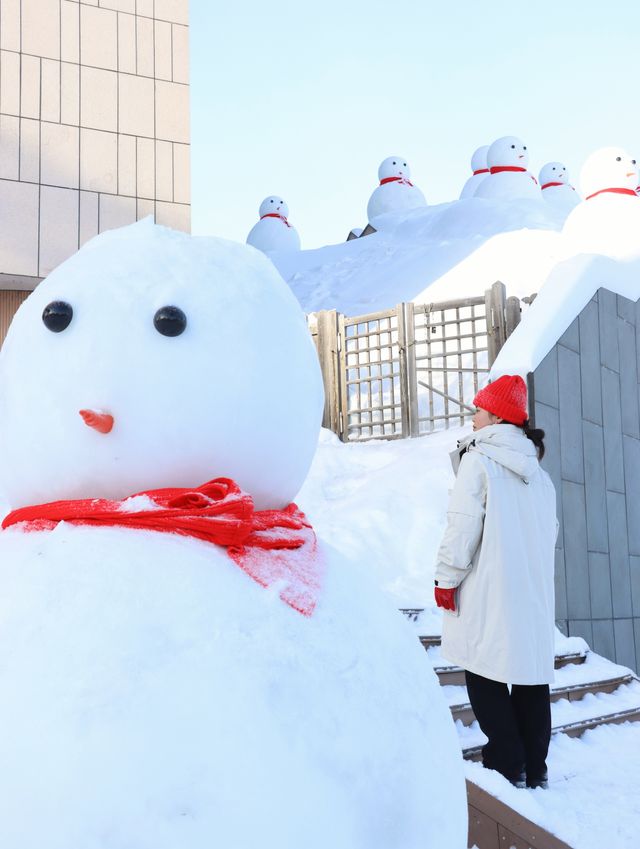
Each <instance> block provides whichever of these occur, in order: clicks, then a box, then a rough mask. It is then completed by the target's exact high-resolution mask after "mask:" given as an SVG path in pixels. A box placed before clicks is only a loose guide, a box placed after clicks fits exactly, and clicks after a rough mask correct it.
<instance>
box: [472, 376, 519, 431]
mask: <svg viewBox="0 0 640 849" xmlns="http://www.w3.org/2000/svg"><path fill="white" fill-rule="evenodd" d="M473 403H474V405H475V406H476V407H480V408H481V409H483V410H486V411H487V412H488V413H493V415H494V416H498V418H500V419H504V420H505V422H510V423H511V424H515V425H521V424H524V422H525V421H526V420H527V419H528V418H529V414H528V413H527V387H526V386H525V382H524V380H523V379H522V378H521V377H520V375H519V374H505V375H503V376H502V377H499V378H498V379H497V380H494V381H493V383H489V385H488V386H485V388H484V389H481V390H480V392H478V394H477V395H476V397H475V398H474V399H473Z"/></svg>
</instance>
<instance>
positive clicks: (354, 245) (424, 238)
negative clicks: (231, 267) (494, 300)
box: [270, 197, 565, 315]
mask: <svg viewBox="0 0 640 849" xmlns="http://www.w3.org/2000/svg"><path fill="white" fill-rule="evenodd" d="M564 219H565V213H564V212H563V211H562V210H559V209H556V208H554V207H552V206H551V204H547V203H545V202H544V200H543V199H542V197H541V198H540V199H539V200H527V199H524V200H523V199H519V200H485V199H482V198H467V199H464V200H457V201H453V202H451V203H444V204H439V205H437V206H431V207H425V208H422V209H415V210H412V211H410V212H406V213H403V214H388V215H384V216H380V217H378V218H377V219H376V227H377V228H379V230H378V232H377V233H373V234H372V235H370V236H365V237H363V238H361V239H353V240H351V241H350V242H344V243H342V244H339V245H329V246H327V247H324V248H319V249H316V250H310V251H300V252H281V253H277V252H274V253H272V254H270V259H271V260H272V261H273V262H274V264H275V265H276V267H277V268H278V269H279V271H280V272H281V274H282V275H283V277H284V278H285V280H286V281H287V282H288V283H289V285H290V286H291V288H292V290H293V292H294V294H295V295H296V297H297V298H298V300H299V301H300V304H301V305H302V307H303V309H304V310H305V311H307V312H313V311H316V310H320V309H337V310H339V311H341V312H343V313H345V314H346V315H360V314H362V313H367V312H373V311H376V310H382V309H388V308H389V307H392V306H395V304H397V303H399V302H400V301H414V302H415V303H436V302H439V301H445V300H450V299H454V298H462V297H468V296H473V295H482V294H483V293H484V291H485V289H488V288H489V287H490V286H491V285H492V284H493V283H494V282H495V281H496V280H501V281H502V282H503V283H505V285H506V286H507V292H508V294H509V295H519V296H525V295H529V294H531V293H532V292H536V291H538V290H539V288H540V284H541V281H542V280H544V279H545V277H546V276H547V275H548V273H549V271H550V270H551V268H552V267H553V265H554V264H555V263H556V262H557V257H558V254H559V251H560V234H559V231H560V229H561V228H562V225H563V222H564Z"/></svg>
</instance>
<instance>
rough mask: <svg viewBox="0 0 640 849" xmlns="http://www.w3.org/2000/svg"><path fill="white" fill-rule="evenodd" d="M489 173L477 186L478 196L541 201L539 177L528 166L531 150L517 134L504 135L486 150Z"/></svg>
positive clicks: (494, 198) (495, 198)
mask: <svg viewBox="0 0 640 849" xmlns="http://www.w3.org/2000/svg"><path fill="white" fill-rule="evenodd" d="M487 165H488V166H489V174H488V175H487V176H486V178H485V179H484V180H483V181H482V182H481V183H480V185H479V186H478V188H477V189H476V193H475V197H478V198H488V199H490V200H517V199H519V198H531V199H532V200H540V189H539V187H538V183H537V181H536V178H535V177H534V176H533V174H531V173H530V172H529V171H528V170H527V167H528V165H529V151H528V150H527V146H526V144H524V142H523V141H522V140H521V139H519V138H516V136H503V137H502V138H499V139H497V140H496V141H494V142H493V144H492V145H490V147H489V150H488V151H487Z"/></svg>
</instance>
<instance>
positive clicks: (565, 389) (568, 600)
mask: <svg viewBox="0 0 640 849" xmlns="http://www.w3.org/2000/svg"><path fill="white" fill-rule="evenodd" d="M530 389H531V391H532V397H533V400H534V406H533V412H534V420H535V424H536V426H537V427H542V428H544V430H545V432H546V434H547V439H546V440H545V443H546V446H547V453H546V454H545V457H544V460H543V461H542V465H543V466H544V467H545V468H546V469H547V471H548V472H549V474H550V475H551V477H552V479H553V482H554V484H555V487H556V493H557V496H558V518H559V520H560V533H559V534H558V540H557V543H556V616H557V620H558V625H559V626H560V628H561V629H562V630H563V631H564V632H565V633H566V634H568V635H570V636H578V637H583V638H584V639H586V641H587V642H588V643H589V645H590V646H591V647H592V648H593V649H594V650H595V651H597V652H598V653H599V654H603V655H604V656H605V657H608V658H610V659H611V660H614V661H616V662H617V663H621V664H623V665H625V666H629V667H631V668H632V669H635V670H636V671H640V518H639V515H640V514H639V513H638V504H640V301H639V302H637V303H634V302H633V301H630V300H628V299H627V298H623V297H621V296H619V295H615V294H613V293H612V292H609V291H607V290H606V289H604V288H603V289H600V290H599V291H598V292H597V294H596V295H595V296H594V297H593V298H592V299H591V301H590V302H589V303H588V304H587V306H586V307H585V308H584V309H583V310H582V312H581V313H580V315H579V316H578V317H577V318H576V319H575V320H574V321H573V323H572V324H571V325H570V327H569V328H568V329H567V330H566V332H565V333H564V334H563V336H562V337H561V338H560V339H559V340H558V342H557V343H556V345H555V346H554V347H553V348H552V349H551V351H550V352H549V353H548V355H547V356H546V357H545V359H544V360H543V361H542V362H541V363H540V365H539V366H538V367H537V369H536V370H535V372H534V373H533V375H532V379H531V381H530Z"/></svg>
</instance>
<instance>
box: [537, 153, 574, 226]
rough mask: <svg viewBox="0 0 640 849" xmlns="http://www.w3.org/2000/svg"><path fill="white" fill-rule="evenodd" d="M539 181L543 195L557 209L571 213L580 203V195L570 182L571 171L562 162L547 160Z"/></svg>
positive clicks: (541, 170)
mask: <svg viewBox="0 0 640 849" xmlns="http://www.w3.org/2000/svg"><path fill="white" fill-rule="evenodd" d="M538 181H539V183H540V191H541V192H542V197H543V198H544V199H545V201H546V202H547V203H550V204H551V205H552V206H554V207H556V208H557V209H561V210H563V211H564V212H567V213H569V212H571V210H572V209H574V208H575V207H576V206H577V205H578V204H579V203H580V196H579V195H578V193H577V192H576V190H575V189H574V187H573V186H572V185H571V183H569V172H568V171H567V167H566V165H563V164H562V162H547V164H546V165H543V166H542V168H541V169H540V174H539V175H538Z"/></svg>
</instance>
